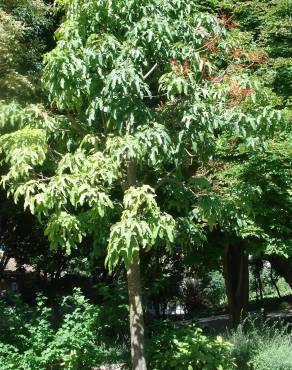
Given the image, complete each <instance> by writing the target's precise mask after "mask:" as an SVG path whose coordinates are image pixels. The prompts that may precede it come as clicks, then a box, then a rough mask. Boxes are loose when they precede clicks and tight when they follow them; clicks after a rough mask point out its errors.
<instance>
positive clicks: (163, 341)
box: [148, 324, 235, 370]
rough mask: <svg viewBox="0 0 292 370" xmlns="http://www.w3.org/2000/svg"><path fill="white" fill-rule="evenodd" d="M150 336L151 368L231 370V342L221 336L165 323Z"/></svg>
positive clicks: (232, 364) (169, 369) (192, 327)
mask: <svg viewBox="0 0 292 370" xmlns="http://www.w3.org/2000/svg"><path fill="white" fill-rule="evenodd" d="M160 331H161V333H160V334H158V335H156V336H154V338H153V340H152V341H151V343H150V346H149V347H150V348H149V354H148V358H149V368H150V369H152V370H171V369H173V370H200V369H204V370H208V369H209V370H215V369H218V370H223V369H224V370H228V369H234V368H235V365H234V361H233V359H232V356H231V344H230V343H228V342H226V341H224V340H223V339H222V338H221V337H219V336H218V337H215V338H213V337H208V336H206V335H204V334H203V332H202V330H201V329H199V328H197V327H195V326H193V325H190V326H186V327H176V328H175V327H171V326H170V325H169V324H168V325H166V326H165V327H162V328H161V329H160Z"/></svg>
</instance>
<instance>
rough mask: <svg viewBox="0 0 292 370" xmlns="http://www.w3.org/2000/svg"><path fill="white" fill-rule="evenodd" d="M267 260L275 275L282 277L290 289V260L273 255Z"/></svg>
mask: <svg viewBox="0 0 292 370" xmlns="http://www.w3.org/2000/svg"><path fill="white" fill-rule="evenodd" d="M267 260H268V261H269V262H270V264H271V266H272V268H273V269H274V270H275V271H276V273H277V274H278V275H280V276H282V277H283V278H284V279H285V280H286V282H287V283H288V284H289V286H290V288H291V289H292V258H291V257H290V258H285V257H281V256H276V255H274V256H268V257H267Z"/></svg>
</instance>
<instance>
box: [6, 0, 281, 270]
mask: <svg viewBox="0 0 292 370" xmlns="http://www.w3.org/2000/svg"><path fill="white" fill-rule="evenodd" d="M59 5H60V6H61V7H63V8H64V11H65V18H64V21H63V23H62V24H61V26H60V28H59V29H58V31H57V32H56V37H57V40H58V42H57V46H56V47H55V49H54V50H52V51H51V52H50V53H48V54H47V55H46V57H45V61H46V66H45V70H44V76H43V80H44V86H45V88H46V89H47V91H48V94H49V98H50V101H51V104H52V105H51V109H50V111H49V112H48V111H45V110H44V109H43V108H42V107H36V106H30V107H27V108H26V109H25V110H22V109H21V108H20V107H19V106H16V105H15V106H13V107H11V106H8V107H7V106H3V107H2V108H1V111H2V113H1V127H2V130H3V134H4V135H2V137H1V140H0V148H1V152H2V154H3V157H4V161H5V163H6V164H5V166H4V171H5V175H4V176H3V177H2V184H3V185H4V186H5V187H7V188H8V189H9V192H10V194H11V195H13V196H14V198H15V201H18V199H20V198H22V197H23V198H24V205H25V207H28V208H29V209H30V211H31V212H32V213H34V214H36V215H37V216H38V217H39V218H40V219H41V220H42V221H43V222H44V223H45V224H46V234H47V236H48V239H49V240H50V242H51V245H52V247H53V248H58V247H65V248H66V250H67V251H68V252H70V250H71V249H72V248H74V247H76V246H77V244H78V243H80V242H81V241H82V240H84V238H85V236H86V235H91V236H93V238H94V242H95V244H97V245H99V246H100V247H103V246H108V258H107V261H108V264H109V266H110V267H111V268H113V267H114V266H115V265H116V264H117V263H118V261H119V260H120V259H122V260H123V261H124V262H125V263H126V265H127V266H128V265H129V263H130V262H131V260H132V258H138V253H137V252H138V250H139V248H140V247H143V248H146V249H149V248H150V247H153V246H155V245H158V244H166V245H167V246H169V245H170V244H172V243H175V242H179V243H181V244H183V243H187V241H188V240H190V238H192V240H194V242H196V241H198V240H199V239H200V238H201V237H202V227H203V226H204V224H205V223H207V222H208V223H214V222H216V212H214V211H212V215H215V220H214V216H213V219H212V220H210V219H208V217H203V218H201V221H200V223H199V222H198V213H197V211H196V209H195V212H194V207H193V206H194V205H195V204H199V207H201V208H202V209H203V211H201V213H204V209H208V207H209V203H208V202H207V203H206V202H204V201H202V199H201V196H202V194H201V190H202V189H204V188H205V187H206V186H207V187H208V186H209V185H210V186H213V184H209V183H208V181H207V180H206V176H205V174H204V171H203V164H204V163H206V162H210V160H212V159H214V156H215V155H216V150H215V147H216V142H217V141H218V137H220V136H224V137H225V138H227V139H228V138H232V137H234V136H235V137H236V138H237V140H238V141H239V142H240V143H241V144H242V145H243V146H245V147H247V148H250V149H251V150H254V149H255V148H257V146H258V145H261V144H262V143H263V141H264V139H265V138H266V137H268V136H270V135H271V130H272V128H273V127H274V125H275V122H276V121H277V120H278V118H279V115H278V113H277V112H276V111H275V110H274V109H273V107H272V106H270V105H269V102H268V99H265V98H263V95H264V92H262V93H257V90H260V85H259V84H258V83H257V82H255V81H253V80H252V79H250V78H249V73H248V71H247V70H245V69H243V70H240V71H239V70H238V68H237V64H238V62H242V63H247V61H246V58H245V59H243V60H238V57H237V56H236V55H235V56H234V48H236V46H237V45H238V39H237V38H236V35H235V34H233V33H232V32H230V31H227V29H226V24H225V23H224V21H223V20H222V19H220V18H218V17H217V16H215V15H213V14H210V13H208V12H206V11H203V10H202V8H201V6H200V5H199V3H198V2H197V1H195V0H192V1H189V2H185V1H181V0H171V1H166V0H143V1H142V2H139V4H138V3H137V2H136V1H134V0H131V1H128V0H127V1H125V0H119V1H105V0H98V1H83V0H70V1H64V0H63V1H59ZM239 59H240V58H239ZM129 166H131V168H133V170H134V172H135V175H136V176H135V177H136V181H135V182H134V183H133V184H132V185H133V186H132V187H130V188H129V181H128V180H129V177H128V175H129V174H128V173H127V171H128V169H129ZM209 200H210V198H209ZM205 213H206V212H205ZM200 225H201V226H200ZM189 231H191V232H190V233H189Z"/></svg>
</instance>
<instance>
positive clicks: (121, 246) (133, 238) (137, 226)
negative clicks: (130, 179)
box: [107, 185, 175, 269]
mask: <svg viewBox="0 0 292 370" xmlns="http://www.w3.org/2000/svg"><path fill="white" fill-rule="evenodd" d="M123 203H124V204H123V205H124V210H123V212H122V215H121V220H120V221H119V222H117V223H116V224H114V225H113V226H112V228H111V233H110V237H109V247H108V257H107V263H108V265H109V268H110V269H112V268H113V267H114V266H115V265H116V264H117V263H118V261H119V260H120V259H122V260H123V261H124V263H125V265H126V266H127V267H129V265H130V263H131V261H132V259H136V260H138V259H139V249H140V247H142V248H144V249H146V250H149V249H150V248H151V247H153V246H154V245H155V244H156V243H157V242H158V241H159V240H160V242H161V243H163V244H166V246H167V247H168V248H170V246H171V244H172V243H173V242H174V237H175V221H174V219H173V218H172V217H171V216H170V215H169V214H167V213H164V212H161V210H160V208H159V207H158V205H157V203H156V200H155V195H154V192H153V189H151V188H150V187H149V186H145V185H144V186H142V187H140V188H135V187H131V188H130V189H129V190H128V191H127V192H126V193H125V196H124V202H123Z"/></svg>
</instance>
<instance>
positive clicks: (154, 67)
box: [143, 63, 158, 80]
mask: <svg viewBox="0 0 292 370" xmlns="http://www.w3.org/2000/svg"><path fill="white" fill-rule="evenodd" d="M157 66H158V64H157V63H155V64H154V66H153V67H152V68H151V69H150V71H148V72H147V73H146V75H145V76H143V79H144V80H146V78H147V77H149V76H150V75H151V73H152V72H153V71H154V70H155V69H156V68H157Z"/></svg>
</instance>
